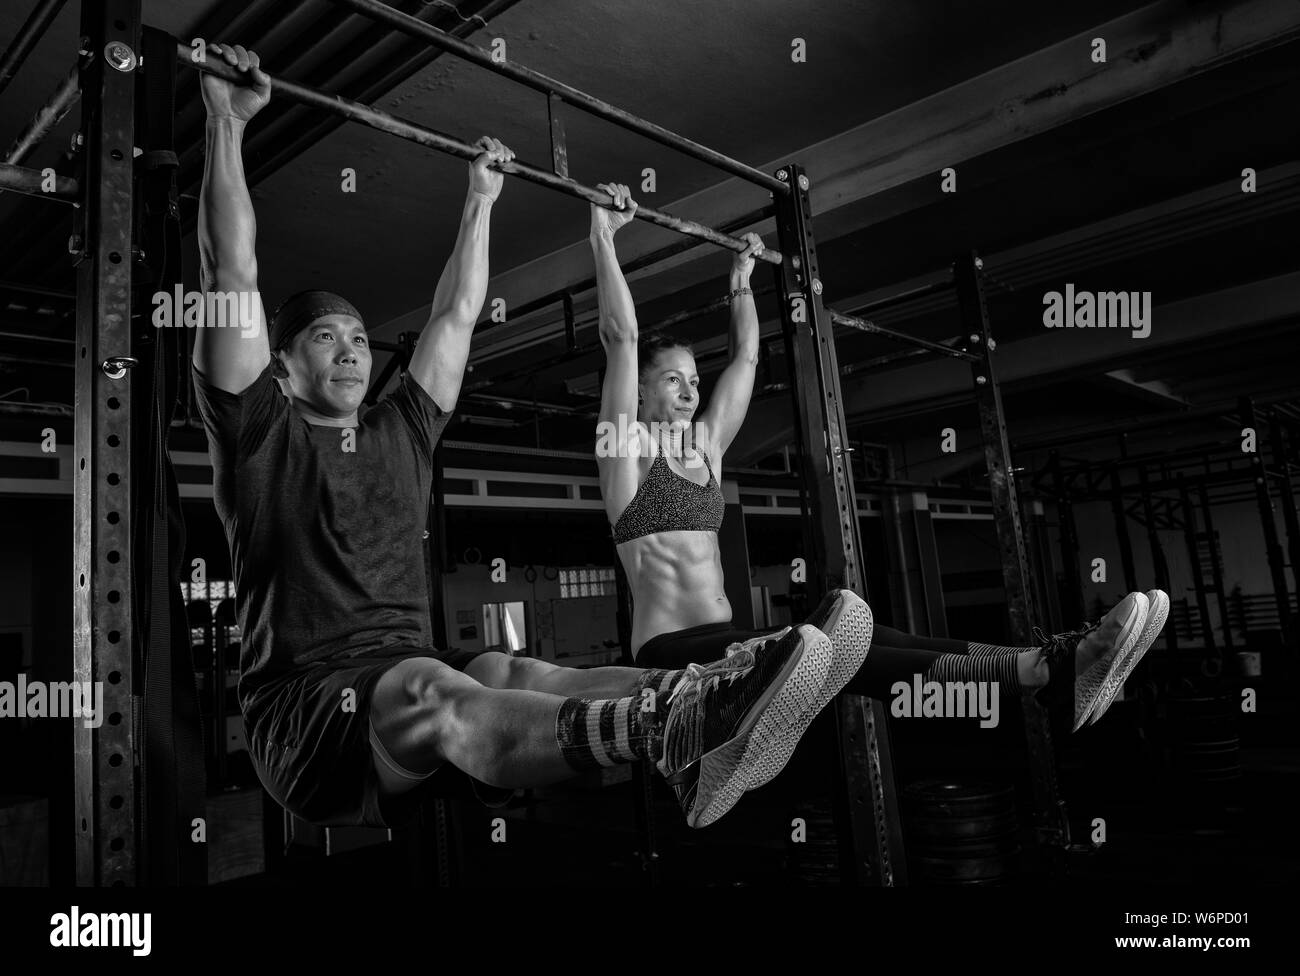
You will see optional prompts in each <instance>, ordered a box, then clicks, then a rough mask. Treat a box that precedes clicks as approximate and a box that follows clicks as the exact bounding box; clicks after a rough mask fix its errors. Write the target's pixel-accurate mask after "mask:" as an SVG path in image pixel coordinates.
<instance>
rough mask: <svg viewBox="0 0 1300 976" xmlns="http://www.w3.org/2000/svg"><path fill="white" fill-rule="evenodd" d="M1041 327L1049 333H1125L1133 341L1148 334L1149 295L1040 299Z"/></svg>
mask: <svg viewBox="0 0 1300 976" xmlns="http://www.w3.org/2000/svg"><path fill="white" fill-rule="evenodd" d="M1043 325H1045V326H1047V328H1049V329H1129V330H1131V331H1132V332H1133V338H1134V339H1145V338H1146V337H1147V336H1149V335H1150V334H1151V292H1149V291H1133V292H1128V291H1098V292H1092V291H1078V292H1076V291H1075V290H1074V285H1073V284H1071V283H1069V282H1066V285H1065V293H1064V294H1062V293H1061V292H1059V291H1049V292H1048V293H1047V294H1045V295H1044V296H1043Z"/></svg>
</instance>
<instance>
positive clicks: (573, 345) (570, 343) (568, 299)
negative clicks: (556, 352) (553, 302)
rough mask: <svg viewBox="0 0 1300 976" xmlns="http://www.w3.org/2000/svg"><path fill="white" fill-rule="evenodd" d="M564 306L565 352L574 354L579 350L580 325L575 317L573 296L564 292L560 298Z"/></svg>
mask: <svg viewBox="0 0 1300 976" xmlns="http://www.w3.org/2000/svg"><path fill="white" fill-rule="evenodd" d="M560 302H561V304H562V305H563V306H564V351H565V352H573V351H574V350H576V349H577V348H578V323H577V321H576V320H575V319H574V316H573V294H572V293H571V292H567V291H566V292H564V293H563V294H562V295H561V296H560Z"/></svg>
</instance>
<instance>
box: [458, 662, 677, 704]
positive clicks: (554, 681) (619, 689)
mask: <svg viewBox="0 0 1300 976" xmlns="http://www.w3.org/2000/svg"><path fill="white" fill-rule="evenodd" d="M465 673H466V674H468V675H469V676H470V677H471V678H473V679H474V680H475V681H478V682H479V683H480V684H483V685H486V686H487V687H489V688H499V689H510V690H515V691H538V692H543V693H545V694H548V695H561V696H563V697H565V698H628V697H631V696H633V695H637V694H640V690H641V678H642V676H643V675H645V674H646V671H645V670H644V669H642V668H621V667H610V668H565V667H560V666H559V665H556V664H551V663H550V662H549V661H541V660H538V659H537V658H532V657H511V656H510V655H509V654H498V653H495V652H489V653H487V654H480V655H479V656H478V657H476V658H475V659H474V660H473V661H472V662H471V663H470V665H469V667H468V668H466V669H465ZM656 690H658V689H656Z"/></svg>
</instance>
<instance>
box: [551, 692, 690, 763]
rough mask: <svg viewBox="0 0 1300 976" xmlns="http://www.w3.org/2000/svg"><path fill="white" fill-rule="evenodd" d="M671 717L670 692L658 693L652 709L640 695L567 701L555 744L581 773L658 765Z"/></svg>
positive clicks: (567, 760)
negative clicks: (643, 762) (632, 764)
mask: <svg viewBox="0 0 1300 976" xmlns="http://www.w3.org/2000/svg"><path fill="white" fill-rule="evenodd" d="M667 717H668V693H667V692H659V693H657V694H656V695H655V696H654V707H653V708H652V709H648V710H647V709H646V708H644V707H643V706H642V698H641V696H640V695H637V696H635V697H632V698H617V699H604V700H601V701H588V700H587V699H585V698H566V699H565V700H564V704H563V705H561V706H560V713H559V715H558V716H556V719H555V741H556V742H557V743H558V744H559V746H560V751H561V752H562V753H563V754H564V759H565V761H566V762H568V764H569V765H570V766H572V767H573V768H574V769H576V770H578V771H579V772H582V771H585V770H588V769H594V768H596V767H598V766H617V765H620V764H623V763H630V762H637V761H638V760H642V759H644V760H647V761H649V762H658V761H659V757H660V755H661V754H662V753H663V734H664V720H665V719H666V718H667Z"/></svg>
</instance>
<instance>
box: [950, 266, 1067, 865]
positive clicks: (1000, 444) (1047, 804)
mask: <svg viewBox="0 0 1300 976" xmlns="http://www.w3.org/2000/svg"><path fill="white" fill-rule="evenodd" d="M982 267H983V262H982V261H981V260H980V259H979V258H978V257H976V256H975V255H974V254H973V253H966V254H961V255H958V257H957V260H956V262H955V263H954V265H953V275H954V279H955V281H956V284H957V303H958V307H959V308H960V311H961V321H962V331H963V332H965V333H966V334H967V335H969V336H970V337H971V342H972V343H973V344H974V345H975V347H976V350H977V351H978V353H979V359H978V360H977V361H976V362H974V363H972V364H971V373H972V378H973V380H974V386H975V405H976V407H977V408H978V410H979V418H980V434H981V439H982V440H983V443H984V460H985V463H986V464H987V465H988V473H989V493H990V495H991V497H992V501H993V524H994V528H995V530H996V532H997V538H998V555H999V562H1000V563H1001V564H1002V582H1003V586H1004V587H1005V588H1006V592H1007V613H1008V616H1009V618H1010V623H1011V639H1012V640H1013V641H1014V642H1015V643H1017V644H1019V645H1021V646H1023V647H1029V646H1031V645H1032V644H1033V640H1032V638H1031V634H1030V627H1031V621H1033V620H1035V619H1036V618H1037V614H1036V613H1035V607H1034V604H1033V591H1032V590H1031V589H1030V586H1031V584H1030V580H1031V579H1032V575H1031V573H1030V567H1029V553H1028V551H1027V549H1026V547H1025V532H1024V527H1023V525H1022V524H1021V515H1020V499H1019V497H1018V492H1017V490H1016V479H1015V474H1014V469H1013V467H1012V462H1011V447H1010V444H1009V443H1008V437H1007V424H1006V415H1005V414H1004V413H1003V410H1002V394H1001V391H1000V390H999V389H998V378H997V371H996V370H995V368H994V362H993V350H994V349H995V348H996V343H995V342H994V339H993V333H992V330H991V328H990V326H989V315H988V306H987V304H986V303H985V300H984V287H983V282H981V280H980V269H981V268H982ZM1022 704H1023V707H1022V713H1023V716H1024V727H1025V742H1026V744H1027V746H1028V749H1029V778H1030V782H1031V785H1032V787H1033V795H1034V820H1035V826H1036V828H1037V836H1038V839H1039V842H1040V844H1041V845H1043V848H1044V853H1045V855H1046V860H1047V867H1048V871H1049V873H1051V874H1059V873H1060V872H1061V870H1062V868H1063V865H1062V862H1061V852H1062V851H1063V850H1064V849H1065V848H1066V847H1068V846H1069V844H1070V820H1069V817H1068V815H1067V812H1066V807H1065V800H1064V799H1062V798H1061V795H1060V790H1059V788H1058V786H1057V782H1056V759H1055V753H1054V750H1053V748H1052V727H1051V721H1050V717H1049V716H1048V713H1047V710H1046V709H1045V708H1044V707H1043V705H1042V704H1041V703H1039V701H1038V700H1037V699H1036V698H1030V697H1025V698H1024V699H1023V703H1022Z"/></svg>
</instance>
